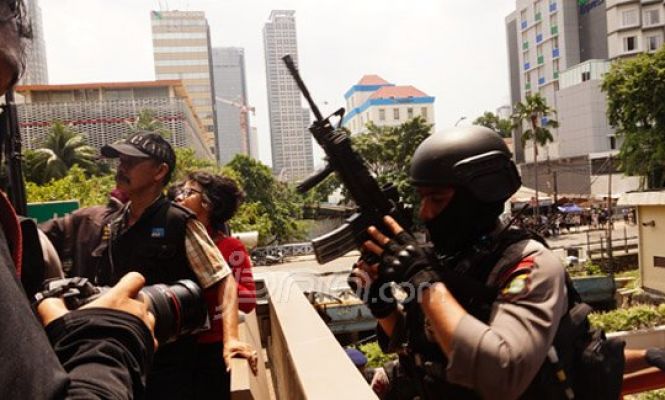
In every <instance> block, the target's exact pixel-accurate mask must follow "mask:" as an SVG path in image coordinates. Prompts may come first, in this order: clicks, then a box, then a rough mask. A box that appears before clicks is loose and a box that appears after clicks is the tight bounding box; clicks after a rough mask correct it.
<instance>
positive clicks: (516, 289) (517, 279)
mask: <svg viewBox="0 0 665 400" xmlns="http://www.w3.org/2000/svg"><path fill="white" fill-rule="evenodd" d="M530 273H531V271H524V272H521V273H518V274H516V275H514V276H513V277H512V279H511V280H510V281H509V282H508V283H507V284H506V285H505V286H504V287H503V288H502V289H501V298H502V299H504V300H508V299H516V298H518V297H520V296H523V295H525V294H527V293H529V288H530V286H531V285H530V284H531V278H530V276H529V275H530Z"/></svg>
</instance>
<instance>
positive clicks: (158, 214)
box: [97, 197, 196, 285]
mask: <svg viewBox="0 0 665 400" xmlns="http://www.w3.org/2000/svg"><path fill="white" fill-rule="evenodd" d="M124 211H125V210H124V209H123V210H120V211H118V212H117V213H116V214H114V215H113V216H112V217H111V218H110V221H111V222H110V237H109V238H108V239H107V243H108V245H107V248H106V251H105V252H104V254H103V256H102V257H101V260H100V268H99V272H98V281H97V284H99V285H114V284H115V283H116V282H118V280H119V279H120V278H121V277H122V276H123V275H125V274H126V273H128V272H130V271H137V272H140V273H141V274H143V276H144V277H145V279H146V285H153V284H156V283H167V284H169V283H172V282H175V281H177V280H179V279H192V280H194V281H196V277H195V276H194V274H193V272H192V270H191V268H190V267H189V262H188V261H187V256H186V253H185V229H186V225H187V221H188V220H189V219H190V218H193V217H194V214H192V213H191V212H190V211H188V210H187V209H185V208H184V207H181V206H179V205H177V204H174V203H172V202H171V201H170V200H168V199H166V198H165V197H160V198H159V199H157V201H155V202H154V203H153V204H152V205H151V206H150V207H148V208H147V209H146V210H145V211H144V212H143V214H142V215H141V217H140V218H139V220H138V221H136V223H134V225H132V226H130V227H129V228H126V227H124V223H123V214H124Z"/></svg>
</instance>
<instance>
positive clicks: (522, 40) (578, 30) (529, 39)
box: [506, 0, 607, 163]
mask: <svg viewBox="0 0 665 400" xmlns="http://www.w3.org/2000/svg"><path fill="white" fill-rule="evenodd" d="M603 5H604V4H603V2H602V1H580V0H517V2H516V10H515V12H513V13H511V14H510V15H509V16H508V17H506V30H507V40H508V43H507V47H508V56H509V64H510V68H509V71H510V79H511V84H510V87H511V101H512V102H513V107H514V105H515V104H516V101H524V100H525V99H526V96H527V95H529V94H534V93H540V94H541V95H542V96H543V97H544V98H545V99H546V101H547V104H548V105H550V106H551V107H553V108H555V109H556V108H557V104H556V98H555V93H556V92H557V91H558V90H559V87H560V84H559V75H560V73H561V72H562V71H565V70H567V69H568V68H571V67H573V66H574V65H577V64H579V63H581V62H584V61H586V60H590V59H601V60H602V59H605V58H607V38H606V32H607V23H606V20H605V7H604V6H603ZM518 99H519V100H518ZM553 133H554V139H555V140H554V142H553V143H552V144H549V145H547V146H545V147H544V148H543V149H541V150H540V151H539V153H540V154H541V155H543V156H544V157H549V158H550V159H555V158H558V157H559V155H560V154H559V146H558V132H557V131H556V130H554V132H553ZM520 139H521V138H519V137H517V138H515V143H516V148H521V144H520V143H521V141H520ZM532 146H533V145H532V143H527V145H526V146H525V148H524V152H521V151H520V152H519V153H518V154H516V160H517V161H518V162H520V163H521V162H525V161H526V162H533V149H532Z"/></svg>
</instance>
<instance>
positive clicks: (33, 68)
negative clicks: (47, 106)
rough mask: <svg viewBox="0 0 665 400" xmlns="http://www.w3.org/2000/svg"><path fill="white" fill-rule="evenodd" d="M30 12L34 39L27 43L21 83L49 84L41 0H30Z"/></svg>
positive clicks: (28, 2) (28, 3)
mask: <svg viewBox="0 0 665 400" xmlns="http://www.w3.org/2000/svg"><path fill="white" fill-rule="evenodd" d="M26 4H27V6H28V14H29V16H30V23H31V26H32V40H30V41H29V42H28V44H27V46H28V47H27V51H26V53H27V60H26V64H25V67H26V68H25V73H24V74H23V77H22V78H21V82H20V84H21V85H47V84H48V67H47V64H46V44H45V40H44V27H43V24H42V9H41V7H39V0H28V1H27V2H26Z"/></svg>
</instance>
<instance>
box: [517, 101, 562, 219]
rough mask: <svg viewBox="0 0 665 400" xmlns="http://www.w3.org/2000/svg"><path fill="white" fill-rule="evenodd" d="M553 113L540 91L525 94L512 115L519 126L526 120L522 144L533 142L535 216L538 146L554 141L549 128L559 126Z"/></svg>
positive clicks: (535, 211)
mask: <svg viewBox="0 0 665 400" xmlns="http://www.w3.org/2000/svg"><path fill="white" fill-rule="evenodd" d="M555 114H556V111H555V110H554V109H553V108H552V107H550V106H548V105H547V101H546V100H545V98H544V97H543V96H541V95H540V93H535V94H530V95H527V96H526V101H525V102H520V103H517V104H516V105H515V110H514V112H513V116H512V118H513V120H514V121H515V126H521V125H522V123H523V122H526V123H527V125H528V127H529V128H528V129H526V130H524V131H523V132H522V146H525V145H526V143H527V142H529V141H531V142H533V173H534V182H535V184H534V186H535V187H534V190H535V191H536V207H535V208H534V211H533V212H534V215H535V216H536V217H537V216H538V146H545V145H546V144H547V143H549V142H552V141H554V138H553V137H552V132H551V131H550V129H551V128H558V127H559V123H558V122H557V121H556V120H554V119H552V118H551V116H553V115H555Z"/></svg>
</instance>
